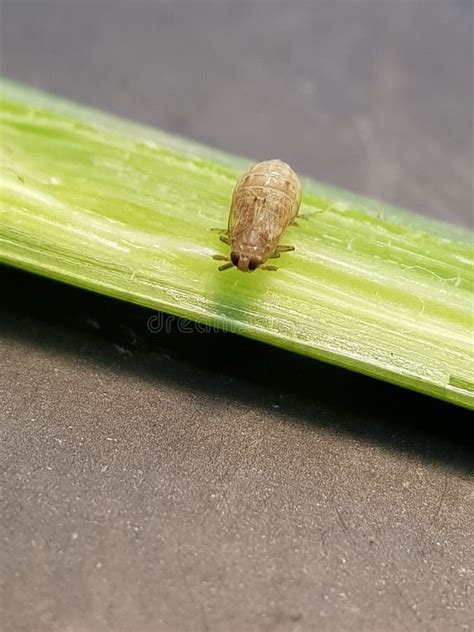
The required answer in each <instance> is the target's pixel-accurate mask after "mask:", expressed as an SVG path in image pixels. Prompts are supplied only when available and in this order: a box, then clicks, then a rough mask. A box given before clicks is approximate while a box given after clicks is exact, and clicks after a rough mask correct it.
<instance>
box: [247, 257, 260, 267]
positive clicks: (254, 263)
mask: <svg viewBox="0 0 474 632" xmlns="http://www.w3.org/2000/svg"><path fill="white" fill-rule="evenodd" d="M257 267H258V259H255V257H250V259H249V270H255V269H256V268H257Z"/></svg>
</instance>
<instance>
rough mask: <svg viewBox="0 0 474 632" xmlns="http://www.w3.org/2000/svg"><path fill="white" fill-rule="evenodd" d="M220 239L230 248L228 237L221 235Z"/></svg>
mask: <svg viewBox="0 0 474 632" xmlns="http://www.w3.org/2000/svg"><path fill="white" fill-rule="evenodd" d="M219 239H220V240H221V241H223V242H224V243H225V244H227V245H228V246H230V239H229V237H228V236H227V235H220V236H219Z"/></svg>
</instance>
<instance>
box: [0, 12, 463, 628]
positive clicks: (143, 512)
mask: <svg viewBox="0 0 474 632" xmlns="http://www.w3.org/2000/svg"><path fill="white" fill-rule="evenodd" d="M1 18H2V22H1V32H0V33H1V40H0V54H1V71H2V73H3V74H6V75H8V76H10V77H12V78H15V79H19V80H23V81H26V82H29V83H31V84H34V85H37V86H39V87H42V88H45V89H48V90H50V91H53V92H57V93H59V94H62V95H65V96H67V97H70V98H73V99H75V100H78V101H81V102H84V103H88V104H91V105H94V106H98V107H101V108H103V109H107V110H111V111H114V112H116V113H119V114H123V115H126V116H129V117H131V118H134V119H138V120H142V121H145V122H147V123H152V124H155V125H157V126H160V127H163V128H165V129H168V130H171V131H175V132H179V133H181V134H184V135H187V136H191V137H194V138H195V139H197V140H201V141H204V142H206V143H209V144H212V145H215V146H218V147H220V148H223V149H225V150H228V151H232V152H235V153H242V154H246V155H248V156H254V157H256V158H264V157H274V156H275V157H276V156H279V157H281V158H284V159H286V160H288V161H289V162H291V163H292V164H294V166H295V167H296V168H297V169H298V170H299V171H302V172H304V173H307V174H308V175H311V176H313V177H316V178H319V179H322V180H326V181H329V182H332V183H335V184H337V185H341V186H344V187H347V188H351V189H353V190H356V191H361V192H364V193H368V194H370V195H373V196H378V197H381V198H384V199H385V200H387V201H389V202H394V203H397V204H400V205H405V206H407V207H411V208H413V209H415V210H418V211H420V212H422V213H426V214H429V215H432V216H436V217H439V218H445V219H450V220H452V221H456V222H459V223H464V224H468V223H469V222H470V221H471V212H472V155H473V147H472V117H471V108H472V105H473V104H472V74H471V57H472V47H473V43H472V26H473V11H472V4H471V3H470V2H464V1H459V2H456V1H452V2H450V1H449V0H446V1H444V2H441V1H439V2H437V1H436V0H433V1H417V0H411V1H408V0H407V1H395V0H387V1H382V0H381V1H380V2H378V1H375V0H372V1H365V0H361V1H357V0H354V1H349V0H348V1H341V0H336V1H334V2H329V1H327V2H317V1H315V2H310V1H309V0H308V1H307V2H298V1H296V0H293V1H292V2H291V3H290V2H265V1H264V0H261V1H259V2H251V1H247V2H241V1H234V2H230V0H227V1H223V2H217V1H199V0H198V1H196V2H191V1H188V2H183V1H176V2H171V0H169V1H168V2H154V3H153V2H141V1H132V0H130V1H129V2H113V1H112V0H99V1H97V2H78V1H75V2H72V1H67V0H66V1H64V2H59V0H58V1H57V2H51V1H45V0H41V1H39V2H21V1H18V2H10V1H7V2H5V0H4V1H3V3H2V5H1ZM0 286H1V288H2V298H4V300H3V302H2V305H1V306H0V328H1V339H0V359H1V369H0V396H1V402H2V407H1V410H0V435H1V444H0V446H1V447H0V450H1V453H0V471H1V478H0V503H1V505H0V510H1V513H0V543H1V544H0V586H1V587H0V607H1V616H0V630H1V631H2V632H19V631H25V632H30V631H31V632H43V631H45V632H46V631H60V632H103V631H108V630H111V631H118V632H121V631H129V630H130V631H133V632H142V631H143V632H148V631H150V632H151V631H155V630H158V631H162V630H163V631H165V632H167V631H170V632H173V631H181V630H183V631H194V630H204V631H209V632H210V631H216V630H218V631H221V630H223V631H230V632H233V631H246V630H250V631H260V630H269V631H270V630H271V631H286V630H290V631H295V632H297V631H300V632H302V631H306V630H315V631H318V632H319V631H321V632H324V631H333V630H334V631H341V630H342V631H344V630H354V631H361V632H368V631H372V630H373V631H377V632H379V631H382V630H383V631H390V630H396V631H399V630H410V631H417V630H430V631H438V630H439V631H440V632H450V631H457V630H469V629H472V627H471V626H473V625H474V622H473V616H472V608H473V603H472V594H471V589H472V585H473V576H472V548H471V547H472V538H473V485H472V480H473V479H472V474H473V467H472V466H473V449H472V443H470V442H469V435H468V428H469V427H470V425H471V424H472V421H471V419H470V418H469V417H468V415H467V413H466V412H465V411H463V410H461V409H457V408H454V407H451V406H448V405H445V404H442V403H441V402H437V401H435V400H430V399H428V398H425V397H422V396H420V395H416V394H414V393H409V392H407V391H403V390H400V389H397V388H395V387H391V386H389V385H385V384H382V383H378V382H375V381H373V380H370V379H368V378H364V377H361V376H357V375H355V374H351V373H348V372H345V371H342V370H339V369H335V368H333V367H330V366H326V365H322V364H318V363H316V362H311V361H309V360H307V359H303V358H300V357H297V356H293V355H290V354H286V353H284V352H282V351H279V350H276V349H272V348H269V347H264V346H262V345H259V344H257V343H255V342H251V341H246V340H242V339H239V338H237V337H234V336H232V335H225V334H213V335H203V334H198V333H195V334H187V335H186V334H180V333H179V331H178V329H177V327H176V326H174V327H173V328H172V331H171V332H170V333H169V334H166V335H165V334H159V335H158V334H155V335H154V334H152V333H150V332H148V331H147V319H148V317H149V316H150V313H149V312H147V311H146V310H143V309H139V308H136V307H133V306H128V305H125V304H121V303H119V302H116V301H112V300H109V299H106V298H102V297H99V296H95V295H91V294H87V293H84V292H81V291H79V290H75V289H73V288H68V287H65V286H60V285H57V284H55V283H52V282H50V281H47V280H43V279H40V278H36V277H32V276H29V275H26V274H24V273H20V272H16V271H13V270H10V269H3V270H1V271H0ZM440 353H442V350H440ZM256 360H257V361H256Z"/></svg>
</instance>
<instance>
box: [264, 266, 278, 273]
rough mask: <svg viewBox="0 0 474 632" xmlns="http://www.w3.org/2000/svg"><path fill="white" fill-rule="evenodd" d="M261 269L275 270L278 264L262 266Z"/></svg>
mask: <svg viewBox="0 0 474 632" xmlns="http://www.w3.org/2000/svg"><path fill="white" fill-rule="evenodd" d="M260 270H269V271H271V272H275V271H276V270H278V268H277V267H276V266H260Z"/></svg>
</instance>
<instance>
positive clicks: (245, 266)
mask: <svg viewBox="0 0 474 632" xmlns="http://www.w3.org/2000/svg"><path fill="white" fill-rule="evenodd" d="M300 204H301V186H300V182H299V180H298V176H297V175H296V173H295V172H294V171H293V169H292V168H291V167H290V166H289V165H287V164H286V163H285V162H282V161H281V160H265V161H263V162H258V163H257V164H255V165H253V167H250V169H249V170H248V171H246V172H245V173H244V174H243V175H242V176H241V177H240V179H239V180H238V181H237V184H236V185H235V189H234V194H233V196H232V203H231V207H230V213H229V224H228V227H227V230H219V232H221V233H222V234H221V236H220V240H221V241H223V242H224V243H225V244H228V245H229V246H230V247H231V253H230V256H229V257H224V256H223V255H214V257H213V258H214V259H217V260H218V261H226V262H227V263H225V264H224V265H222V266H220V267H219V270H227V269H228V268H231V267H232V266H236V267H237V269H238V270H241V271H242V272H252V271H253V270H256V269H257V268H260V269H262V270H277V268H276V266H270V265H264V264H265V262H266V261H267V259H274V258H276V257H279V256H280V253H281V252H288V251H290V250H294V249H295V248H294V246H284V245H280V244H279V241H280V239H281V237H282V235H283V233H284V232H285V230H286V229H287V228H288V226H289V225H290V224H292V223H293V222H294V221H295V219H296V216H297V215H298V211H299V208H300Z"/></svg>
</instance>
